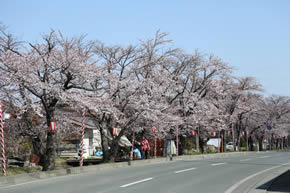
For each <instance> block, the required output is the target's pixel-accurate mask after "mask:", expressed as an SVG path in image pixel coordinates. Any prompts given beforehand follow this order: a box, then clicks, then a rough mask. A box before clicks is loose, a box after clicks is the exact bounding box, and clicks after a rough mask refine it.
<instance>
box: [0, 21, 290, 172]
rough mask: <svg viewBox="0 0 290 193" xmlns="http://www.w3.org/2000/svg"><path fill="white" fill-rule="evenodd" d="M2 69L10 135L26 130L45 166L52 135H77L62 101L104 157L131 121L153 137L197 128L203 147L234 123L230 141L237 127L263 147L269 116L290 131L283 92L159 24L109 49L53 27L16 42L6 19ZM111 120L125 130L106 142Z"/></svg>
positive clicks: (276, 128)
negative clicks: (175, 41) (270, 91)
mask: <svg viewBox="0 0 290 193" xmlns="http://www.w3.org/2000/svg"><path fill="white" fill-rule="evenodd" d="M0 73H1V76H0V89H1V100H2V101H6V102H7V104H9V105H10V107H7V108H10V112H11V113H13V114H15V117H16V116H17V118H16V119H13V121H7V126H6V127H9V133H8V136H11V137H14V138H17V136H25V137H29V138H30V139H31V141H32V143H33V147H34V151H35V153H36V154H38V155H39V156H40V158H41V163H42V165H43V168H44V170H50V169H53V168H54V165H55V152H56V144H57V141H58V140H59V139H61V138H63V137H65V136H66V135H65V134H68V133H69V134H70V133H73V132H78V131H77V130H75V129H73V128H74V127H72V125H71V124H70V123H69V121H67V120H68V119H69V118H70V117H69V115H67V114H61V113H57V112H58V111H57V110H58V109H59V108H62V107H64V106H69V107H70V108H71V109H73V113H76V114H77V113H79V115H80V113H81V111H82V110H83V109H85V111H86V114H87V116H88V117H89V118H90V119H91V120H93V121H94V123H95V124H96V126H97V127H98V129H99V130H100V133H101V136H102V147H103V152H104V156H103V157H104V160H105V161H108V160H114V158H116V156H117V152H118V149H119V146H118V142H119V140H120V138H121V136H123V135H127V136H128V135H131V134H132V128H135V132H143V133H145V134H147V135H151V134H152V133H151V128H152V126H156V127H157V130H158V132H157V135H158V137H160V138H174V137H175V130H176V128H178V129H179V134H180V135H187V136H189V135H190V134H191V131H192V130H193V129H197V128H199V139H200V142H201V144H204V143H205V142H206V141H207V140H208V139H209V137H210V136H211V133H212V132H213V131H221V132H222V133H224V134H225V133H226V132H225V131H227V130H231V131H232V133H234V139H235V142H236V143H235V145H239V143H240V141H239V139H240V135H241V133H242V132H243V131H248V133H249V135H252V138H253V139H257V140H258V141H260V144H262V141H263V139H264V137H265V136H266V135H268V132H267V131H266V130H265V128H266V121H267V120H271V121H272V122H273V130H272V132H271V135H277V136H281V137H285V136H288V133H289V128H290V127H289V124H290V122H289V116H290V99H289V97H283V96H271V97H267V98H264V97H263V96H262V95H261V91H262V87H261V85H260V84H258V83H257V82H256V81H255V79H254V78H252V77H235V76H233V74H232V68H231V67H230V66H229V65H228V64H227V63H226V62H224V61H223V60H222V59H220V58H218V57H217V56H214V55H212V54H204V53H201V52H198V51H196V52H195V53H193V54H188V53H185V52H184V51H183V50H181V49H176V48H172V44H171V41H170V40H168V39H167V34H166V33H160V32H159V31H158V32H157V33H156V34H155V37H154V38H153V39H149V40H145V41H140V42H139V44H137V45H128V46H118V45H117V46H116V45H114V46H108V45H105V44H103V43H101V42H99V41H88V40H86V38H85V37H83V36H81V37H73V38H68V37H65V36H63V35H62V33H60V32H55V31H51V32H50V33H48V34H47V35H44V36H43V40H42V41H40V42H33V43H32V42H20V41H18V40H17V39H16V38H15V37H14V36H13V35H12V34H10V33H8V32H7V30H6V29H5V28H4V27H3V26H2V27H1V35H0ZM7 106H8V105H7ZM52 121H55V122H56V125H57V131H56V132H52V131H51V130H50V129H49V126H50V122H52ZM115 127H117V128H120V129H121V131H120V133H119V135H118V136H117V137H116V138H114V139H113V141H108V139H107V138H106V137H104V136H105V133H106V132H108V131H109V132H110V133H111V134H112V132H113V128H115ZM13 145H15V144H13V143H12V144H11V147H12V146H13ZM202 146H203V145H202Z"/></svg>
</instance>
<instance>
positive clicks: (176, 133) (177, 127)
mask: <svg viewBox="0 0 290 193" xmlns="http://www.w3.org/2000/svg"><path fill="white" fill-rule="evenodd" d="M176 156H178V126H177V127H176Z"/></svg>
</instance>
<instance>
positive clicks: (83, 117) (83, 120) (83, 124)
mask: <svg viewBox="0 0 290 193" xmlns="http://www.w3.org/2000/svg"><path fill="white" fill-rule="evenodd" d="M84 136H85V109H83V114H82V141H81V159H80V166H81V167H83V164H84V157H83V155H84Z"/></svg>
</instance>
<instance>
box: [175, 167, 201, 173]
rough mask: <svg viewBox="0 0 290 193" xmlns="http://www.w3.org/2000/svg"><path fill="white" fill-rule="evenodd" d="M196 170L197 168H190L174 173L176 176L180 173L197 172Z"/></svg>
mask: <svg viewBox="0 0 290 193" xmlns="http://www.w3.org/2000/svg"><path fill="white" fill-rule="evenodd" d="M195 169H196V168H188V169H184V170H179V171H175V172H174V173H175V174H178V173H181V172H187V171H190V170H195Z"/></svg>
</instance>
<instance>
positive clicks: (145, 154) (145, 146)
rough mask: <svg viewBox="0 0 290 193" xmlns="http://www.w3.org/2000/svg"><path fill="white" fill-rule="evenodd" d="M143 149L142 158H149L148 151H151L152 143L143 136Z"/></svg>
mask: <svg viewBox="0 0 290 193" xmlns="http://www.w3.org/2000/svg"><path fill="white" fill-rule="evenodd" d="M141 151H142V159H144V158H145V159H148V152H149V151H150V145H149V142H148V140H147V139H146V138H145V137H144V136H143V138H142V141H141Z"/></svg>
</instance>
